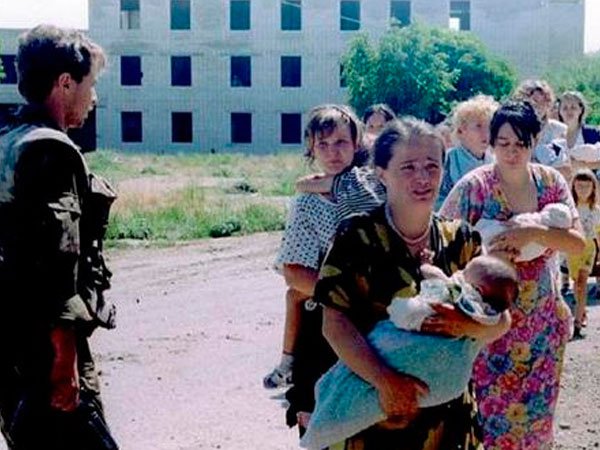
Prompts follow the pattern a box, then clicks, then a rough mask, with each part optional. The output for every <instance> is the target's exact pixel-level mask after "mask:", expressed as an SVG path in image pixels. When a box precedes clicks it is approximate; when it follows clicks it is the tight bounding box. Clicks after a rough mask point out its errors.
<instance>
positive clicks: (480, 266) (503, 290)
mask: <svg viewBox="0 0 600 450" xmlns="http://www.w3.org/2000/svg"><path fill="white" fill-rule="evenodd" d="M462 276H463V278H464V280H465V281H466V282H467V283H468V284H470V285H471V286H472V287H473V288H474V289H475V290H477V291H478V292H479V294H480V295H481V298H482V300H483V302H484V303H486V304H487V305H488V306H490V307H491V308H492V309H493V310H494V311H495V312H496V313H500V312H502V311H504V310H506V309H508V308H509V307H510V306H511V305H512V304H513V302H514V301H515V300H516V298H517V296H518V294H519V281H518V277H517V272H516V270H515V269H514V267H512V266H511V265H510V264H508V263H507V262H505V261H503V260H502V259H500V258H496V257H494V256H489V255H482V256H477V257H476V258H473V259H472V260H471V261H470V262H469V263H468V264H467V265H466V267H465V268H464V270H463V271H462Z"/></svg>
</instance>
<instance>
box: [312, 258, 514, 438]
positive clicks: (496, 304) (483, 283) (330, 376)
mask: <svg viewBox="0 0 600 450" xmlns="http://www.w3.org/2000/svg"><path fill="white" fill-rule="evenodd" d="M421 273H422V275H423V276H424V277H426V279H425V280H424V281H423V282H422V283H421V293H420V295H418V296H416V297H412V298H409V299H406V298H403V299H394V300H393V301H392V303H391V305H390V306H389V307H388V313H389V315H390V319H389V320H383V321H381V322H379V323H378V324H377V325H376V326H375V328H374V329H373V330H372V331H371V333H370V334H369V337H368V340H369V343H370V344H371V345H372V346H373V348H375V349H376V350H377V352H378V353H379V355H380V356H381V357H382V358H383V359H384V360H385V361H386V362H387V363H388V364H389V365H390V366H391V367H393V368H394V369H396V370H398V371H399V372H403V373H406V374H410V375H412V376H414V377H416V378H418V379H420V380H422V381H423V382H425V383H426V384H427V385H428V388H429V392H428V394H427V395H426V396H424V397H422V398H420V399H419V404H420V406H421V407H430V406H434V405H439V404H442V403H445V402H447V401H449V400H452V399H453V398H456V397H458V396H459V395H460V394H461V393H462V392H463V391H464V389H465V387H466V385H467V383H468V381H469V379H470V377H471V371H472V366H473V362H474V360H475V357H476V356H477V354H478V353H479V350H480V349H481V348H482V346H483V345H484V344H485V342H483V341H481V340H475V339H471V338H454V337H446V336H442V335H433V334H424V333H421V332H420V331H419V330H420V327H421V324H422V322H423V320H424V319H425V318H426V317H428V316H429V315H431V314H432V313H433V309H432V308H431V307H430V305H431V304H433V303H439V302H444V303H449V304H451V305H452V306H453V307H454V308H456V309H457V310H459V311H461V312H462V313H464V314H465V315H467V316H468V317H470V318H471V319H472V320H475V321H477V322H480V323H483V324H487V325H493V324H495V323H497V322H498V320H499V319H500V314H501V313H502V311H504V310H506V309H507V308H509V307H510V305H511V304H512V303H513V301H514V300H515V299H516V297H517V295H518V292H519V286H518V281H517V274H516V271H515V270H514V268H512V267H511V266H510V265H508V264H507V263H506V262H504V261H503V260H501V259H498V258H495V257H492V256H479V257H476V258H474V259H473V260H471V261H470V262H469V263H468V264H467V266H466V267H465V268H464V270H463V271H462V272H458V273H456V274H455V275H453V276H452V278H448V277H446V276H445V274H444V273H443V272H442V271H441V270H440V269H439V268H437V267H435V266H431V265H429V264H424V265H422V266H421ZM427 277H431V278H427ZM315 394H316V397H317V404H316V407H315V410H314V412H313V414H312V416H311V418H310V421H309V425H308V429H307V431H306V434H305V435H304V437H303V438H302V440H301V441H300V445H301V446H302V447H306V448H311V449H321V448H325V447H327V446H328V445H331V444H334V443H336V442H340V441H342V440H343V439H344V438H346V437H348V436H352V435H354V434H356V433H358V432H359V431H361V430H363V429H366V428H368V427H370V426H371V425H374V424H376V423H378V422H381V421H383V420H385V419H386V416H385V415H384V413H383V411H382V409H381V406H380V404H379V399H378V394H377V390H376V389H375V388H374V387H373V386H371V385H370V384H368V383H367V382H366V381H364V380H363V379H362V378H360V377H359V376H358V375H356V374H354V373H353V372H352V371H351V370H350V369H349V368H348V367H347V366H346V365H345V364H343V363H342V362H337V363H336V364H335V365H334V366H333V367H332V368H331V369H330V370H329V371H328V372H327V373H326V374H325V375H323V377H322V378H321V379H320V380H319V382H318V383H317V386H316V389H315Z"/></svg>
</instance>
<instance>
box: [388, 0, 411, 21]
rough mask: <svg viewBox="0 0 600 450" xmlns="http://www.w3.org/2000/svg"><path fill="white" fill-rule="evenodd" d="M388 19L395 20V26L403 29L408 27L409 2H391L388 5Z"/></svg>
mask: <svg viewBox="0 0 600 450" xmlns="http://www.w3.org/2000/svg"><path fill="white" fill-rule="evenodd" d="M390 17H391V18H392V19H395V20H397V22H395V23H396V24H397V25H400V26H402V27H405V26H406V25H410V2H408V1H397V0H392V2H391V3H390Z"/></svg>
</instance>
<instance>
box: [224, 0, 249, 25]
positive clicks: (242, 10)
mask: <svg viewBox="0 0 600 450" xmlns="http://www.w3.org/2000/svg"><path fill="white" fill-rule="evenodd" d="M229 27H230V29H232V30H249V29H250V0H230V1H229Z"/></svg>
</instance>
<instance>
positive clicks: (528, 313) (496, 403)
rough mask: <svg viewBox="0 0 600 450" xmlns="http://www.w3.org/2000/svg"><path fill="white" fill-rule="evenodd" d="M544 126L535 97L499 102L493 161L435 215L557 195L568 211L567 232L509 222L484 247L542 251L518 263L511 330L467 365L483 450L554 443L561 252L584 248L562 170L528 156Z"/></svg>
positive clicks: (503, 211)
mask: <svg viewBox="0 0 600 450" xmlns="http://www.w3.org/2000/svg"><path fill="white" fill-rule="evenodd" d="M539 131H540V122H539V119H538V118H537V115H536V113H535V111H534V110H533V108H532V107H531V105H530V104H529V103H527V102H522V101H516V102H508V103H506V104H504V105H503V106H502V107H501V108H500V109H499V110H498V111H497V112H496V114H495V115H494V117H493V119H492V123H491V144H492V146H493V147H494V152H495V156H496V162H495V163H494V164H491V165H487V166H483V167H480V168H478V169H476V170H474V171H473V172H471V173H469V174H467V175H466V176H465V177H464V178H463V179H461V180H460V181H459V182H458V184H457V185H456V186H455V187H454V189H453V190H452V191H451V192H450V194H449V196H448V198H447V199H446V201H445V202H444V204H443V205H442V208H441V210H440V215H441V216H443V217H446V218H463V219H465V220H467V221H468V222H470V223H471V224H472V225H474V224H475V223H477V221H478V220H479V219H481V218H485V219H495V220H507V221H509V220H510V218H511V217H512V216H513V215H515V214H518V213H523V212H533V211H539V210H541V209H542V208H543V207H544V206H545V205H547V204H548V203H556V202H560V203H563V204H566V205H568V206H569V208H570V209H571V212H572V214H573V217H574V220H573V225H572V227H571V228H570V229H568V230H559V229H552V228H545V227H542V226H534V225H527V226H514V227H513V228H511V229H510V230H509V231H506V232H504V233H502V234H501V235H499V236H497V238H496V239H494V240H493V241H492V243H491V244H490V249H489V250H490V251H503V252H507V254H508V255H512V256H514V255H516V254H518V251H519V249H520V248H521V247H523V246H524V245H525V244H527V243H529V242H537V243H539V244H540V245H543V246H544V247H547V248H548V250H547V251H546V252H545V254H544V255H542V256H540V257H539V258H537V259H534V260H532V261H529V262H518V263H515V266H516V268H517V272H518V274H519V279H520V284H521V292H520V295H519V299H518V300H517V302H515V304H514V306H513V308H512V309H511V315H512V326H511V330H510V331H509V332H508V333H507V334H505V335H504V336H503V337H502V338H500V339H499V340H497V341H495V342H492V343H491V344H489V345H488V346H487V347H486V348H485V349H484V350H483V351H482V353H480V355H479V357H478V359H477V361H476V363H475V367H474V370H473V381H474V382H475V387H476V394H477V400H478V404H479V409H480V414H481V416H482V419H483V427H484V444H485V448H486V450H511V449H514V450H543V449H550V448H551V447H552V441H553V433H552V421H553V415H554V409H555V405H556V400H557V397H558V390H559V382H560V374H561V370H562V365H563V354H564V349H565V344H566V342H567V340H568V338H569V320H570V313H569V309H568V307H567V305H566V304H565V303H564V301H563V300H562V298H561V297H560V295H559V290H558V270H557V264H556V259H555V258H556V253H557V251H561V252H565V253H577V252H581V251H583V248H584V240H583V238H582V234H581V225H580V223H579V219H578V214H577V209H576V208H575V205H574V202H573V199H572V197H571V194H570V191H569V187H568V185H567V183H566V181H565V180H564V178H563V177H562V176H561V175H560V174H559V173H558V172H557V171H556V170H554V169H552V168H550V167H545V166H541V165H538V164H534V163H531V162H530V159H531V151H532V147H533V143H534V142H535V139H536V136H537V135H538V133H539Z"/></svg>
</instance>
